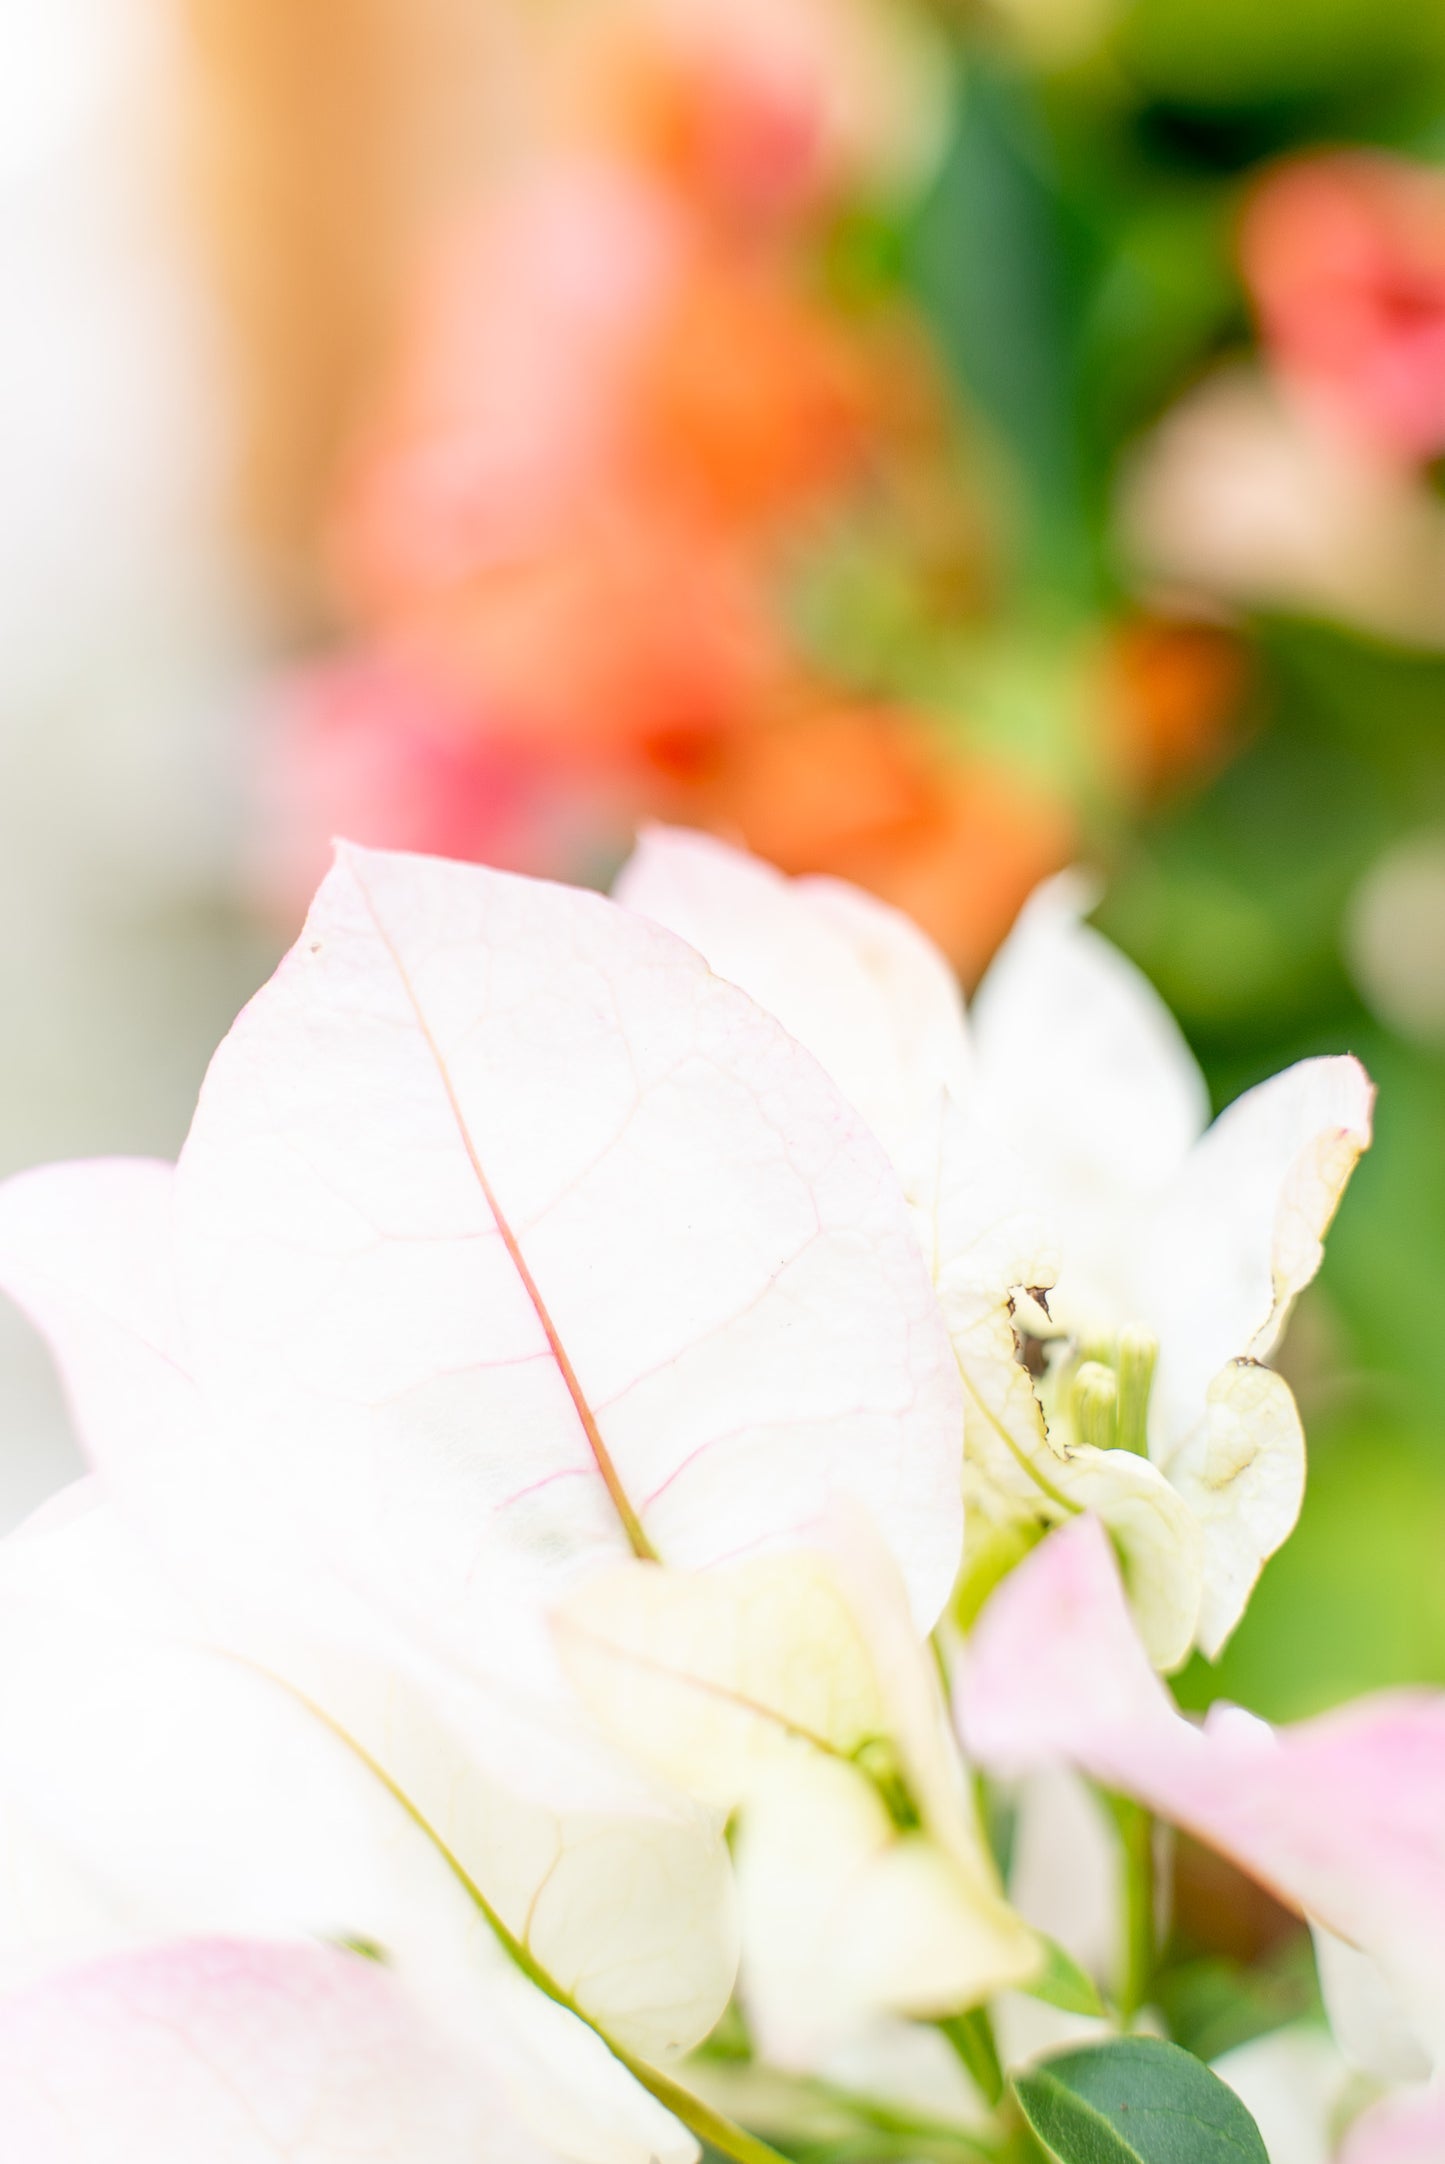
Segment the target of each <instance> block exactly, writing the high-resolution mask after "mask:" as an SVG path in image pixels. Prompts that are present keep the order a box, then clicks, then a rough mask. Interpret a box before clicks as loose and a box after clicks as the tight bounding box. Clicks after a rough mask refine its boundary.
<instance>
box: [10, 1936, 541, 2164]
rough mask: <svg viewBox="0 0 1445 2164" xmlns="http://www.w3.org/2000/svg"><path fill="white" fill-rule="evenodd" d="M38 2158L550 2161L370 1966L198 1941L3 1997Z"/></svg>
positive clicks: (24, 2121) (15, 2107)
mask: <svg viewBox="0 0 1445 2164" xmlns="http://www.w3.org/2000/svg"><path fill="white" fill-rule="evenodd" d="M0 2127H3V2128H4V2131H5V2141H6V2148H7V2154H9V2155H11V2156H14V2157H15V2158H17V2159H19V2158H22V2157H23V2158H24V2160H25V2164H82V2160H83V2164H140V2160H142V2159H144V2164H201V2160H203V2159H204V2160H206V2164H211V2160H213V2159H214V2160H219V2159H222V2158H224V2159H225V2164H343V2160H344V2164H554V2157H555V2152H553V2151H551V2150H549V2149H547V2148H545V2147H543V2146H541V2145H540V2144H539V2143H538V2142H537V2141H536V2140H535V2139H534V2138H533V2137H532V2136H531V2135H530V2134H529V2133H528V2132H527V2130H526V2129H525V2128H524V2127H523V2126H521V2125H520V2124H519V2123H518V2122H517V2120H516V2119H515V2118H514V2117H513V2116H512V2114H511V2112H510V2111H509V2109H508V2106H507V2103H506V2099H505V2096H504V2094H503V2092H502V2090H501V2087H500V2085H499V2084H498V2083H497V2081H496V2080H495V2078H494V2075H493V2072H492V2070H491V2069H490V2068H488V2067H487V2066H485V2065H484V2064H482V2063H479V2062H478V2061H477V2059H476V2058H475V2056H471V2057H467V2056H464V2055H463V2054H462V2053H461V2052H459V2051H457V2050H456V2049H455V2048H453V2047H452V2045H451V2044H450V2043H449V2042H448V2040H447V2039H446V2037H445V2036H443V2035H440V2034H437V2033H436V2032H434V2031H432V2030H430V2029H429V2028H428V2026H427V2025H426V2023H425V2022H424V2021H422V2020H420V2019H419V2018H418V2016H417V2014H416V2011H415V2009H414V2008H413V2007H412V2006H411V2005H410V2004H409V2003H408V2002H407V2000H406V1997H405V1995H404V1994H403V1993H402V1992H401V1991H400V1990H399V1989H398V1987H397V1985H396V1984H395V1983H394V1982H393V1980H392V1979H391V1978H390V1977H389V1976H388V1975H387V1974H386V1973H385V1971H384V1970H382V1969H380V1968H379V1967H377V1965H376V1964H375V1963H374V1962H370V1961H365V1960H361V1959H359V1958H358V1957H357V1956H356V1955H354V1954H347V1953H343V1952H341V1951H338V1950H337V1949H334V1948H327V1947H320V1946H297V1945H283V1944H277V1943H271V1942H267V1941H264V1940H227V1939H202V1940H194V1941H190V1942H187V1943H184V1944H177V1945H172V1946H160V1947H153V1948H149V1949H147V1950H145V1951H144V1952H137V1953H134V1954H131V1955H127V1956H112V1957H111V1958H109V1959H107V1960H101V1961H97V1962H95V1963H92V1964H88V1965H86V1966H85V1967H83V1968H80V1969H77V1970H75V1971H73V1972H72V1973H70V1974H68V1975H66V1976H63V1977H57V1978H55V1979H53V1980H51V1981H50V1982H48V1983H45V1984H42V1985H39V1986H37V1987H35V1988H33V1989H32V1990H30V1991H27V1992H23V1993H19V1994H15V1995H13V1996H11V1997H9V1998H7V1999H4V2000H0Z"/></svg>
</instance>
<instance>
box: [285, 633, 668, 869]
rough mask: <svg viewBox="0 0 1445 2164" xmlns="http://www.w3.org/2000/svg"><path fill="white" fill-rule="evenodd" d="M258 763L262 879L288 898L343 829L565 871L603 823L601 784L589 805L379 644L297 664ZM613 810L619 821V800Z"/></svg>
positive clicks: (622, 813)
mask: <svg viewBox="0 0 1445 2164" xmlns="http://www.w3.org/2000/svg"><path fill="white" fill-rule="evenodd" d="M258 763H259V793H260V795H261V797H262V800H263V804H262V808H263V817H262V818H261V819H260V821H259V822H258V830H257V831H258V852H260V853H262V861H261V862H260V864H259V866H258V871H259V875H260V879H261V884H262V887H263V890H264V891H265V892H267V893H270V894H274V895H277V896H280V897H285V898H288V899H289V898H290V897H293V896H296V895H300V894H305V893H307V892H309V891H310V889H311V888H312V887H313V886H314V885H316V884H317V882H318V881H319V879H320V878H321V876H322V875H323V873H324V872H325V870H326V867H327V865H328V864H329V862H330V858H331V843H332V838H333V836H334V835H336V834H337V833H344V834H347V835H349V836H351V837H353V838H354V839H356V840H357V841H361V842H365V843H367V844H369V845H371V846H372V847H375V848H385V849H414V850H430V851H433V852H435V853H437V854H439V855H442V856H451V857H464V858H472V859H477V860H480V861H482V862H484V863H488V864H494V865H497V866H499V867H501V868H502V869H504V870H527V869H530V870H550V871H557V872H560V871H562V870H564V869H565V868H566V867H568V866H569V865H575V864H576V863H577V861H578V860H579V857H580V855H581V854H582V851H583V847H584V841H585V840H587V839H591V840H592V841H593V843H594V846H595V838H596V836H597V834H598V831H599V829H600V830H602V831H604V832H605V829H606V826H607V808H606V806H605V805H604V804H603V803H601V802H600V801H599V798H598V794H597V792H596V791H595V790H594V791H592V792H590V793H589V795H588V799H587V802H586V804H585V806H584V805H583V804H582V803H580V802H578V801H577V798H576V795H575V793H574V792H573V791H572V790H571V789H570V788H569V784H568V782H567V778H566V777H565V776H564V775H559V774H558V773H556V772H554V771H549V770H547V769H546V768H545V767H544V766H543V765H542V764H541V763H540V762H539V761H538V760H537V759H536V758H535V757H534V758H531V759H529V758H528V757H527V756H526V754H525V752H524V751H523V750H522V749H521V748H519V747H518V746H517V745H515V744H507V743H504V742H500V741H497V740H495V739H494V738H492V737H491V736H489V735H488V734H487V733H486V732H485V731H484V729H483V728H482V727H481V726H479V723H478V718H477V716H476V715H475V713H473V712H472V711H471V710H470V709H468V708H467V707H465V706H464V705H462V704H460V703H458V702H457V701H455V700H450V699H448V698H447V697H446V695H445V694H444V693H442V692H439V691H438V690H437V689H436V688H435V687H434V686H433V685H431V684H429V683H427V682H426V681H425V680H424V679H423V678H420V677H418V676H416V675H415V674H412V673H409V672H408V671H407V670H406V669H405V668H404V667H402V666H400V665H399V664H397V663H395V662H394V661H391V660H389V659H387V658H384V657H382V656H379V655H375V654H365V653H360V654H354V655H350V656H348V657H346V658H344V659H342V660H338V661H334V662H329V663H322V664H320V665H318V666H316V667H314V668H311V669H306V670H303V671H301V672H299V673H298V674H297V675H296V676H294V677H293V678H292V679H291V680H290V681H289V682H288V683H287V684H286V686H285V688H284V692H283V695H282V697H281V698H280V700H279V701H278V703H277V705H276V707H275V708H274V710H273V711H272V713H271V714H270V715H269V716H268V717H267V726H266V728H265V731H264V734H263V737H262V743H261V751H260V757H259V762H258ZM617 822H618V829H619V833H625V831H626V826H627V811H626V808H625V807H623V806H621V805H619V807H618V810H617Z"/></svg>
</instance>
